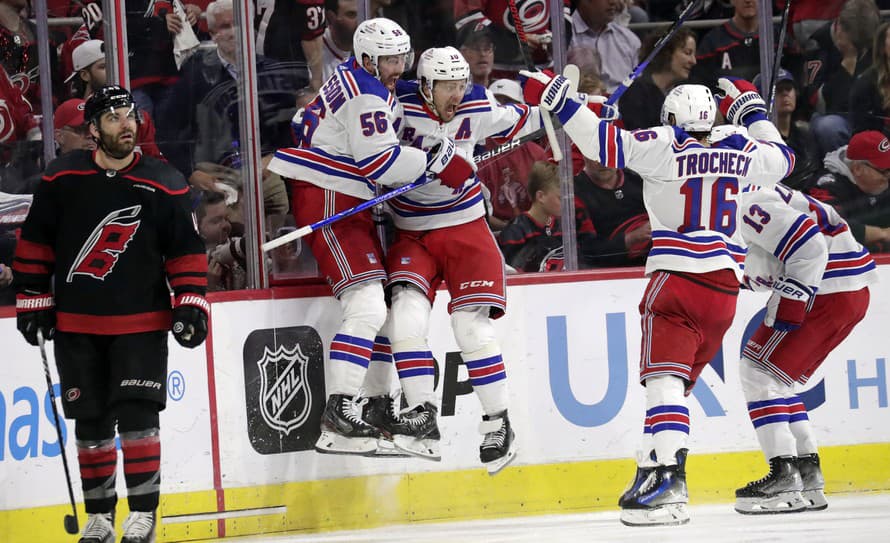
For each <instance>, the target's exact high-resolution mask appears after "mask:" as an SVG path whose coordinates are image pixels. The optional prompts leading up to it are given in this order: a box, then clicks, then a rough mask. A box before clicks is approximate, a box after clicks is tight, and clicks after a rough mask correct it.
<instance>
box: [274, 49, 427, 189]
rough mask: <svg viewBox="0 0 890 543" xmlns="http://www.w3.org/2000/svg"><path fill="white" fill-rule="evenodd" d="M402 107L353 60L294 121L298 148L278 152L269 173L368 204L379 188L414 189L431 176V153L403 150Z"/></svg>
mask: <svg viewBox="0 0 890 543" xmlns="http://www.w3.org/2000/svg"><path fill="white" fill-rule="evenodd" d="M399 118H400V114H399V107H398V102H396V100H395V98H394V97H393V96H392V94H391V93H390V92H389V90H387V88H386V87H385V86H384V85H383V83H381V82H380V81H379V80H378V79H377V78H375V77H374V76H373V75H371V74H370V73H368V72H367V71H365V70H364V69H363V68H362V67H360V66H359V65H358V64H357V63H356V61H355V58H350V59H349V60H347V61H346V62H344V63H343V64H341V65H340V66H338V67H337V69H336V71H335V72H334V74H333V75H332V76H331V77H330V78H328V80H327V81H325V83H324V85H322V88H321V91H320V92H319V94H318V96H317V97H316V98H315V100H313V101H312V102H311V103H310V104H309V105H308V106H306V109H305V111H304V112H303V114H302V117H300V115H299V114H298V115H297V116H295V117H294V126H293V128H294V134H295V138H296V139H297V140H298V142H297V146H296V147H288V148H284V149H279V150H278V151H276V152H275V156H274V158H273V159H272V161H271V162H270V163H269V170H271V171H273V172H275V173H277V174H279V175H281V176H283V177H286V178H290V179H295V180H300V181H306V182H308V183H312V184H313V185H316V186H319V187H322V188H324V189H328V190H332V191H335V192H340V193H343V194H348V195H350V196H354V197H356V198H361V199H363V200H369V199H371V198H373V197H374V188H375V184H381V185H401V184H406V183H411V182H413V181H415V180H416V179H418V178H419V177H420V176H421V175H424V173H425V172H426V160H427V157H426V153H424V152H423V151H421V150H419V149H412V148H410V147H402V146H400V145H399V139H398V136H397V135H396V133H397V130H398V123H399Z"/></svg>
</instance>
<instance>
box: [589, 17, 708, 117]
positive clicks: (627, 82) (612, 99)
mask: <svg viewBox="0 0 890 543" xmlns="http://www.w3.org/2000/svg"><path fill="white" fill-rule="evenodd" d="M699 1H700V0H692V2H689V4H687V5H686V8H685V9H684V10H683V12H682V13H680V16H679V17H678V18H677V20H676V21H674V24H672V25H671V27H670V28H669V29H668V31H667V33H666V34H665V35H664V36H662V37H661V38H660V39H659V40H658V41H657V42H655V45H654V46H653V47H652V51H651V52H650V53H649V55H648V56H647V57H646V58H645V59H643V61H642V62H640V63H639V64H637V67H636V68H634V69H633V71H632V72H631V73H630V75H629V76H627V77H626V78H625V79H624V81H622V82H621V84H620V85H618V88H616V89H615V91H614V92H613V93H612V95H611V96H609V99H608V100H606V104H607V105H610V106H614V105H615V104H617V103H618V99H619V98H621V95H622V94H624V93H625V92H626V91H627V89H628V88H629V87H630V86H631V85H633V83H634V81H635V80H636V79H637V78H638V77H640V75H642V74H643V71H644V70H645V69H646V67H647V66H649V63H650V62H652V59H653V58H655V55H657V54H658V52H659V51H661V50H662V49H663V48H664V46H665V45H667V42H668V41H670V39H671V38H673V37H674V34H676V33H677V30H679V29H680V27H681V26H683V23H684V22H686V19H688V18H689V17H690V16H691V15H692V13H693V11H695V7H696V5H697V4H698V3H699Z"/></svg>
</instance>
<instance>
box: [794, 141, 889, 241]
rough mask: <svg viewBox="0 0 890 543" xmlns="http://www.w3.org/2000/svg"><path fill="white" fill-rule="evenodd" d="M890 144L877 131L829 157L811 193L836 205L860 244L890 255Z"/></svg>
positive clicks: (851, 142) (810, 190) (826, 158)
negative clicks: (889, 184)
mask: <svg viewBox="0 0 890 543" xmlns="http://www.w3.org/2000/svg"><path fill="white" fill-rule="evenodd" d="M888 180H890V141H888V140H887V138H886V137H885V136H884V135H883V134H881V133H880V132H877V131H874V130H868V131H865V132H860V133H858V134H856V135H854V136H853V138H852V139H850V144H849V145H847V146H844V147H841V148H840V149H838V150H836V151H833V152H831V153H829V154H828V155H827V156H826V157H825V169H824V170H822V171H821V172H819V173H818V174H817V177H816V182H815V185H814V186H813V187H811V188H810V189H809V194H810V195H811V196H813V197H815V198H817V199H818V200H821V201H823V202H826V203H828V204H831V205H832V206H834V208H835V209H836V210H837V212H838V213H840V214H841V216H842V217H843V218H844V219H846V221H847V223H848V224H849V225H850V230H852V232H853V236H854V237H855V238H856V241H858V242H859V243H861V244H863V245H865V246H866V247H867V248H868V249H869V250H870V251H872V252H890V190H887V186H888Z"/></svg>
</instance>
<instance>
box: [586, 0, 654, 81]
mask: <svg viewBox="0 0 890 543" xmlns="http://www.w3.org/2000/svg"><path fill="white" fill-rule="evenodd" d="M572 4H573V7H574V12H573V13H572V39H571V45H572V46H580V47H587V48H590V49H593V50H595V51H596V52H597V53H598V54H599V58H600V69H599V74H600V77H601V78H602V80H603V83H605V85H606V90H607V91H608V92H612V91H614V90H615V88H616V87H618V85H619V84H620V83H621V81H622V80H623V79H624V78H625V77H627V74H629V73H630V72H631V70H633V68H634V66H635V65H636V64H637V53H638V52H639V50H640V39H639V38H638V37H637V35H636V34H634V33H633V32H631V31H630V30H629V29H628V28H627V27H624V26H621V25H620V24H618V23H616V22H615V21H614V19H615V16H616V15H618V13H619V12H620V11H621V9H622V4H621V2H619V0H574V1H573V2H572Z"/></svg>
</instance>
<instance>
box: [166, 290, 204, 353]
mask: <svg viewBox="0 0 890 543" xmlns="http://www.w3.org/2000/svg"><path fill="white" fill-rule="evenodd" d="M209 313H210V304H208V303H207V300H205V299H204V297H203V296H201V295H198V294H192V293H185V294H180V295H179V296H178V297H177V298H176V302H174V304H173V337H174V338H176V341H177V342H178V343H179V344H180V345H182V346H183V347H187V348H189V349H193V348H195V347H197V346H198V345H200V344H202V343H204V340H205V339H206V338H207V315H208V314H209Z"/></svg>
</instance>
